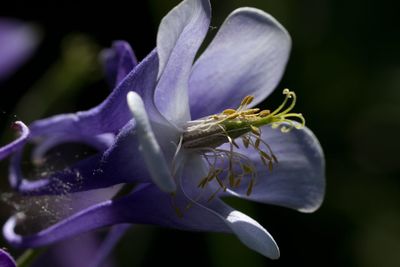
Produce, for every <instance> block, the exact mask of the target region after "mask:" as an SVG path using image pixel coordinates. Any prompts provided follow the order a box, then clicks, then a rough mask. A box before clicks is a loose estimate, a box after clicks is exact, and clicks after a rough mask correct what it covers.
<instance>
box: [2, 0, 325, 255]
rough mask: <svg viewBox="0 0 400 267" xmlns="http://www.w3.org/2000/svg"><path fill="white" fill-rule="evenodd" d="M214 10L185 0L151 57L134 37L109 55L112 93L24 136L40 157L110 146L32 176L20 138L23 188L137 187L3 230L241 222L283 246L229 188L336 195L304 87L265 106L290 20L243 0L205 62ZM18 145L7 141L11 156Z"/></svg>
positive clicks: (39, 241) (247, 237)
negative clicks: (308, 124)
mask: <svg viewBox="0 0 400 267" xmlns="http://www.w3.org/2000/svg"><path fill="white" fill-rule="evenodd" d="M210 13H211V11H210V4H209V1H208V0H186V1H183V2H182V3H181V4H179V5H178V6H177V7H175V8H174V9H173V10H172V11H171V12H170V13H169V14H168V15H167V16H166V17H164V19H163V20H162V22H161V25H160V27H159V31H158V36H157V49H156V50H154V51H152V52H151V53H150V54H149V55H148V56H147V57H146V58H145V59H144V60H143V61H141V62H140V63H139V64H137V62H136V60H135V58H134V55H133V53H132V52H131V50H130V48H129V46H128V45H126V44H125V43H123V42H118V43H116V44H115V45H114V46H113V48H112V49H111V50H109V51H108V52H107V53H105V54H104V57H103V58H104V60H105V62H106V69H107V70H108V77H109V80H110V82H111V83H112V84H115V89H114V90H113V91H112V93H111V94H110V96H109V97H108V98H107V99H106V100H105V101H104V102H102V103H101V104H100V105H99V106H97V107H95V108H93V109H90V110H88V111H84V112H78V113H74V114H63V115H58V116H54V117H51V118H48V119H44V120H39V121H36V122H34V123H33V124H32V125H30V127H29V130H30V132H29V133H28V137H27V138H20V139H19V140H17V141H15V143H14V145H13V147H16V146H22V145H23V144H24V143H25V142H26V141H35V142H38V146H37V147H36V149H35V150H34V151H33V159H34V161H35V162H37V163H38V164H40V163H43V158H44V156H45V154H46V152H47V151H48V150H49V149H50V148H52V147H54V146H55V145H57V144H60V143H63V142H69V141H79V142H82V143H86V144H89V145H91V146H93V147H95V148H96V149H97V150H98V151H99V153H98V154H97V155H94V156H92V157H89V158H87V159H85V160H82V161H80V162H78V163H76V164H73V165H72V166H69V167H68V168H67V169H65V170H62V171H57V172H54V173H53V174H51V175H49V176H48V177H42V179H39V180H35V181H29V180H27V179H26V178H24V177H23V176H22V172H21V170H20V161H21V156H22V151H21V150H20V149H18V151H17V152H15V153H14V155H13V157H12V159H11V167H10V182H11V185H12V186H13V187H14V188H15V189H17V190H18V191H20V192H21V193H23V194H37V195H43V194H49V195H59V194H66V193H67V194H71V195H72V196H74V195H75V194H77V193H76V192H80V191H84V192H85V193H79V194H81V195H82V194H83V195H84V194H89V193H90V192H95V191H97V190H98V189H100V188H103V190H106V191H107V190H110V191H112V192H115V191H116V189H115V186H114V185H117V184H128V183H129V184H132V183H134V184H136V187H134V189H133V191H132V192H130V193H129V194H128V195H125V196H121V197H115V198H110V197H109V200H106V201H97V204H92V203H96V201H94V200H92V199H90V198H89V197H88V198H87V199H88V200H87V201H88V203H85V204H82V201H80V202H79V205H78V204H77V205H76V207H78V208H80V209H79V210H77V211H76V212H75V213H74V214H72V215H71V216H68V217H67V218H66V219H64V220H61V221H60V222H58V223H57V224H55V225H52V226H50V227H48V228H45V229H43V230H42V231H40V232H38V233H36V234H33V235H29V236H22V235H20V234H18V233H16V232H15V226H16V224H18V223H21V222H22V221H23V218H24V216H22V215H20V214H17V215H15V216H13V217H12V218H10V219H9V220H8V222H7V223H6V225H5V226H4V229H3V232H4V235H5V237H6V239H7V240H8V241H9V242H11V243H12V244H14V245H16V246H25V247H34V246H41V245H46V244H49V243H52V242H55V241H57V240H60V239H63V238H66V237H68V236H71V235H76V234H79V233H82V232H85V231H89V230H92V229H96V228H99V227H104V226H109V225H114V224H119V223H136V224H155V225H161V226H166V227H172V228H178V229H183V230H193V231H216V232H227V233H233V234H235V235H236V236H237V237H238V238H239V239H240V240H241V241H242V242H243V243H244V244H245V245H247V246H248V247H249V248H251V249H253V250H255V251H257V252H259V253H261V254H263V255H265V256H267V257H270V258H273V259H275V258H278V257H279V249H278V247H277V245H276V243H275V241H274V239H273V238H272V236H271V235H270V234H269V233H268V232H267V230H265V229H264V228H263V227H262V226H261V225H260V224H259V223H257V222H256V221H255V220H253V219H252V218H250V217H249V216H247V215H245V214H243V213H241V212H240V211H238V210H235V209H233V208H232V207H230V206H228V205H226V204H225V203H224V202H223V201H222V198H223V197H225V196H235V197H239V198H244V199H248V200H252V201H257V202H262V203H268V204H274V205H281V206H284V207H289V208H293V209H296V210H299V211H303V212H312V211H314V210H315V209H317V208H318V207H319V206H320V204H321V202H322V199H323V195H324V187H325V177H324V158H323V153H322V150H321V147H320V145H319V143H318V141H317V139H316V138H315V136H314V135H313V134H312V133H311V131H310V130H308V129H307V128H305V127H304V118H303V116H302V115H301V114H298V113H293V112H292V109H293V107H294V104H295V101H296V95H295V94H294V93H293V92H291V91H289V90H287V89H285V90H284V94H285V99H284V103H282V105H281V106H280V107H278V108H277V109H276V110H275V111H269V110H258V109H255V108H253V106H254V105H256V104H257V103H260V102H261V101H262V100H263V99H264V98H265V97H267V96H268V95H269V94H270V93H271V92H272V91H273V90H274V88H275V87H276V86H277V84H278V82H279V80H280V78H281V76H282V74H283V72H284V68H285V66H286V62H287V60H288V57H289V52H290V47H291V40H290V37H289V35H288V33H287V32H286V30H285V29H284V28H283V27H282V26H281V25H280V24H279V23H278V22H277V21H276V20H275V19H274V18H272V17H271V16H270V15H268V14H266V13H264V12H263V11H260V10H258V9H254V8H240V9H238V10H235V11H234V12H233V13H232V14H231V15H229V17H228V18H227V19H226V21H225V22H224V24H223V25H222V26H221V27H220V29H219V31H218V33H217V35H216V36H215V38H214V40H213V41H212V42H211V44H210V45H209V46H208V48H207V49H206V51H205V52H204V53H203V54H202V55H201V56H200V57H199V58H198V59H197V60H196V62H195V63H194V64H193V61H194V59H195V56H196V53H197V51H198V48H199V47H200V45H201V43H202V41H203V39H204V37H205V35H206V33H207V31H208V29H209V22H210ZM126 99H127V100H128V101H126ZM132 115H133V116H132ZM291 119H295V120H297V121H299V123H298V122H294V121H292V120H291ZM20 125H22V124H20ZM21 127H22V126H21ZM10 151H11V150H10V149H9V150H8V152H2V151H1V150H0V157H2V156H3V157H5V156H6V155H8V154H9V152H10ZM14 151H15V150H14ZM113 186H114V187H113ZM104 188H109V189H104ZM95 189H97V190H95ZM88 190H93V191H88ZM72 198H73V197H72ZM77 201H78V200H77Z"/></svg>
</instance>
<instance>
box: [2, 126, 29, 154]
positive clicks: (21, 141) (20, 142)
mask: <svg viewBox="0 0 400 267" xmlns="http://www.w3.org/2000/svg"><path fill="white" fill-rule="evenodd" d="M12 128H14V129H16V130H17V131H18V132H19V133H20V137H18V139H16V140H15V141H13V142H11V143H9V144H7V145H5V146H3V147H0V160H2V159H4V158H5V157H7V156H9V155H11V154H12V153H14V152H16V151H18V150H20V149H21V148H22V147H23V146H24V145H25V143H26V142H27V140H28V137H29V135H30V131H29V129H28V127H26V125H25V124H24V123H23V122H21V121H17V122H15V123H14V124H13V125H12Z"/></svg>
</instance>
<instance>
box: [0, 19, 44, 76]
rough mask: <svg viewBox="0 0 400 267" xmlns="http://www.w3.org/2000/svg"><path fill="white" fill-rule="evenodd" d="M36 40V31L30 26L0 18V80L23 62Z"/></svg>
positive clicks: (36, 42)
mask: <svg viewBox="0 0 400 267" xmlns="http://www.w3.org/2000/svg"><path fill="white" fill-rule="evenodd" d="M38 42H39V35H38V32H37V30H35V29H34V28H33V27H32V26H29V25H27V24H25V23H22V22H21V21H18V20H15V19H10V18H0V81H1V80H3V79H4V78H6V77H7V76H9V75H11V74H12V73H13V72H14V71H15V70H16V69H17V68H18V67H19V66H20V65H21V64H22V63H24V62H25V60H26V59H27V58H28V57H29V56H30V55H31V54H32V52H33V50H34V49H35V47H36V46H37V44H38Z"/></svg>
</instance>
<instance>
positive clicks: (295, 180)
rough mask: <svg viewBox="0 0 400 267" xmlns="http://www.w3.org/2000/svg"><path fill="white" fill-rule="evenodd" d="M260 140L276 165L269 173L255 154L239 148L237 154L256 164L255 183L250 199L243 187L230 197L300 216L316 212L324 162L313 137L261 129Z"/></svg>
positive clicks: (322, 186) (304, 132) (300, 132)
mask: <svg viewBox="0 0 400 267" xmlns="http://www.w3.org/2000/svg"><path fill="white" fill-rule="evenodd" d="M262 138H263V140H264V141H265V142H266V143H268V144H269V145H270V146H271V149H272V151H273V153H274V154H275V155H276V157H277V159H278V163H277V164H274V165H273V166H274V167H273V170H272V172H270V171H269V170H268V168H267V167H266V166H264V165H263V164H262V162H261V160H260V157H259V154H258V153H257V152H256V151H254V150H252V149H245V148H243V147H242V148H241V149H240V150H239V151H238V152H240V153H242V154H244V155H246V156H247V157H249V158H250V159H252V161H253V162H254V163H255V164H256V167H257V176H258V177H257V181H256V184H255V185H254V187H253V191H252V193H251V195H250V196H247V195H246V191H247V184H246V183H243V186H242V187H241V188H240V189H239V190H235V191H231V192H230V193H231V194H233V195H235V196H238V197H241V198H245V199H250V200H254V201H258V202H263V203H269V204H276V205H281V206H285V207H289V208H293V209H297V210H299V211H303V212H313V211H315V210H316V209H318V208H319V206H320V205H321V204H322V201H323V196H324V192H325V160H324V156H323V152H322V148H321V146H320V144H319V142H318V140H317V138H316V137H315V136H314V134H313V133H312V132H311V131H310V130H309V129H307V128H304V129H302V130H297V129H293V130H292V131H290V132H289V133H282V132H281V131H280V130H279V129H272V128H270V127H268V126H266V127H263V128H262Z"/></svg>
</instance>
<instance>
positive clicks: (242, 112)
mask: <svg viewBox="0 0 400 267" xmlns="http://www.w3.org/2000/svg"><path fill="white" fill-rule="evenodd" d="M259 111H260V109H259V108H251V109H246V110H244V111H241V112H240V114H241V115H250V114H255V113H257V112H259Z"/></svg>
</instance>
